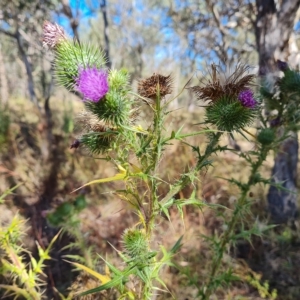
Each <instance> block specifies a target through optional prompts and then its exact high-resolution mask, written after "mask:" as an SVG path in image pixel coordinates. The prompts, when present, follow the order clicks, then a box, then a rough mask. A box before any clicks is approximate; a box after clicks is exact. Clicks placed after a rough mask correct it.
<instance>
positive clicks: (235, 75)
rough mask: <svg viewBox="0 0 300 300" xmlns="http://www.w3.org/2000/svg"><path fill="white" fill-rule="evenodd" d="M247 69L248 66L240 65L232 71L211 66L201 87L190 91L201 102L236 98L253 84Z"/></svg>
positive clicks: (251, 75) (251, 76)
mask: <svg viewBox="0 0 300 300" xmlns="http://www.w3.org/2000/svg"><path fill="white" fill-rule="evenodd" d="M249 69H250V68H249V66H246V65H243V64H241V63H238V64H237V65H236V67H235V68H234V69H232V68H230V67H226V68H225V69H221V67H220V66H217V65H215V64H212V65H211V71H210V72H209V78H208V79H206V80H205V81H204V82H203V84H202V86H194V87H192V91H193V92H194V93H195V94H196V96H197V98H198V99H199V100H202V101H212V102H216V101H218V99H221V98H223V97H230V98H232V97H238V95H239V93H240V92H242V91H243V90H245V89H248V88H249V87H250V86H251V85H252V84H253V79H254V75H253V74H249Z"/></svg>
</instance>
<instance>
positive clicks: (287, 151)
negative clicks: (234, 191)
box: [255, 0, 300, 223]
mask: <svg viewBox="0 0 300 300" xmlns="http://www.w3.org/2000/svg"><path fill="white" fill-rule="evenodd" d="M299 6H300V0H283V1H281V4H279V3H278V2H277V4H275V1H274V0H256V7H257V12H258V13H257V19H256V23H255V34H256V43H257V50H258V53H259V74H260V75H261V76H264V75H266V74H267V73H269V72H275V71H276V70H277V65H276V60H278V59H280V60H282V61H287V60H288V56H289V49H288V45H289V39H290V36H291V34H292V32H293V27H294V24H295V18H296V14H297V11H298V9H299ZM292 67H293V66H292ZM297 161H298V139H297V133H296V132H295V133H292V134H291V138H289V139H287V140H286V141H284V142H283V143H282V145H281V147H280V150H279V151H278V154H277V156H276V158H275V164H274V167H273V170H272V180H273V182H283V186H284V187H285V188H287V189H289V190H290V191H291V192H290V193H289V192H286V191H282V190H279V189H277V188H275V187H274V186H271V187H270V190H269V193H268V196H267V198H268V204H269V210H270V213H271V215H272V217H273V219H274V221H275V222H276V223H283V222H286V221H288V220H289V219H292V218H294V217H295V216H296V211H297V194H296V190H297V188H296V174H297Z"/></svg>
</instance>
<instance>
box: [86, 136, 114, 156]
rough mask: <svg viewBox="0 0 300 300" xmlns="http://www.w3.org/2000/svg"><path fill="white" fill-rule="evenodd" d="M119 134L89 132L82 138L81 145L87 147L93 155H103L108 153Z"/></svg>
mask: <svg viewBox="0 0 300 300" xmlns="http://www.w3.org/2000/svg"><path fill="white" fill-rule="evenodd" d="M117 134H118V132H116V131H106V132H105V131H103V132H99V131H98V132H93V131H91V132H88V133H85V134H83V135H82V136H81V138H80V143H81V144H82V145H83V146H85V147H86V148H87V149H88V150H89V151H90V152H91V153H93V154H102V153H105V152H107V151H108V150H109V149H110V148H111V146H112V143H113V141H114V140H115V139H116V136H117Z"/></svg>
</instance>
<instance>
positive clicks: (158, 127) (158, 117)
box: [146, 96, 163, 240]
mask: <svg viewBox="0 0 300 300" xmlns="http://www.w3.org/2000/svg"><path fill="white" fill-rule="evenodd" d="M153 123H154V124H153V127H154V128H153V135H154V139H153V141H154V149H153V152H152V159H151V164H150V166H149V167H148V170H147V173H152V175H153V176H152V179H151V186H150V189H151V195H150V197H149V211H148V217H147V223H146V233H147V235H148V237H149V240H150V237H151V233H152V228H153V222H154V220H155V217H156V213H155V212H156V211H157V206H158V196H157V180H156V179H155V173H156V170H157V167H158V164H159V161H160V158H161V147H162V145H161V142H162V138H161V133H162V124H163V112H162V109H161V99H160V97H159V96H157V98H156V106H155V114H154V122H153Z"/></svg>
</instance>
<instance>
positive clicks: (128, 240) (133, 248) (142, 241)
mask: <svg viewBox="0 0 300 300" xmlns="http://www.w3.org/2000/svg"><path fill="white" fill-rule="evenodd" d="M123 243H124V248H125V252H126V254H127V255H128V256H130V257H131V258H141V257H145V256H146V254H147V253H148V252H149V251H148V242H147V238H146V235H145V234H144V233H143V232H142V231H140V230H137V229H126V230H125V232H124V234H123Z"/></svg>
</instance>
